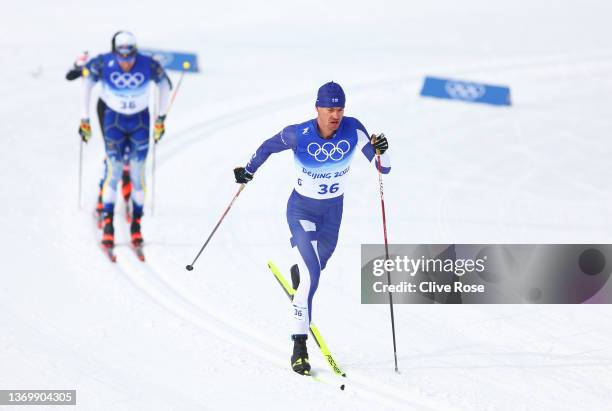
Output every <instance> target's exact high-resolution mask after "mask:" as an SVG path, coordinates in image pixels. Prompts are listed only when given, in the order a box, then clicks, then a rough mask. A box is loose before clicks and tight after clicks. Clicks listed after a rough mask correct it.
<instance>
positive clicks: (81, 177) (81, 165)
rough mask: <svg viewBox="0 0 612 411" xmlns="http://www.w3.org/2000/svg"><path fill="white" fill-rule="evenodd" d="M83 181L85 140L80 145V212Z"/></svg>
mask: <svg viewBox="0 0 612 411" xmlns="http://www.w3.org/2000/svg"><path fill="white" fill-rule="evenodd" d="M82 180H83V139H81V144H80V145H79V199H78V200H79V210H80V209H81V191H82V187H83V184H82Z"/></svg>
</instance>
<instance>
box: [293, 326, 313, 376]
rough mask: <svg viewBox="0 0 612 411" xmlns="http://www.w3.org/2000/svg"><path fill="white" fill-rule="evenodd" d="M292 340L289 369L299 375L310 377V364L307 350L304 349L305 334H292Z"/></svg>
mask: <svg viewBox="0 0 612 411" xmlns="http://www.w3.org/2000/svg"><path fill="white" fill-rule="evenodd" d="M291 339H292V340H293V355H292V356H291V368H293V371H295V372H297V373H298V374H301V375H310V363H309V362H308V350H307V349H306V340H307V339H308V335H306V334H294V335H292V336H291Z"/></svg>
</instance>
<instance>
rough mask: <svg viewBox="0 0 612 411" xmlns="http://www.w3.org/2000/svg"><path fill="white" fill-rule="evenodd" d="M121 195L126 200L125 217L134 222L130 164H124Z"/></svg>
mask: <svg viewBox="0 0 612 411" xmlns="http://www.w3.org/2000/svg"><path fill="white" fill-rule="evenodd" d="M121 195H123V199H124V200H125V219H126V221H127V222H128V223H130V222H132V213H131V212H130V196H131V195H132V180H130V168H129V166H128V165H124V166H123V174H122V175H121Z"/></svg>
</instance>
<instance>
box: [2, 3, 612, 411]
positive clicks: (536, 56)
mask: <svg viewBox="0 0 612 411" xmlns="http://www.w3.org/2000/svg"><path fill="white" fill-rule="evenodd" d="M2 15H3V18H2V20H3V23H2V24H0V48H1V50H2V52H1V53H0V63H1V64H0V75H1V77H2V78H3V79H4V80H5V81H3V82H2V83H1V84H0V95H1V96H2V98H1V99H0V133H1V136H2V137H1V138H2V142H3V143H4V144H3V149H2V150H1V151H0V182H1V187H2V193H3V201H2V202H1V204H0V207H1V208H0V227H1V228H2V234H3V239H2V240H1V243H0V244H1V246H2V250H3V251H2V261H3V262H2V282H1V283H0V329H1V330H2V331H1V332H0V365H1V366H0V388H2V389H76V390H77V391H78V394H77V399H78V407H72V408H70V407H65V408H66V409H75V408H78V409H83V410H202V409H212V410H218V409H247V408H248V409H265V410H275V409H278V410H280V409H283V410H286V409H292V410H301V409H304V410H307V409H308V410H310V409H317V410H336V409H345V410H358V409H361V410H372V409H395V410H470V411H476V410H538V411H540V410H577V409H585V410H609V409H612V406H611V405H610V404H612V352H611V351H610V347H611V343H612V331H611V330H610V327H609V326H610V320H611V318H612V314H611V311H610V309H609V307H608V306H606V305H601V306H564V305H552V306H543V305H542V306H535V305H531V306H529V305H525V306H518V305H508V306H504V305H492V306H441V305H440V306H429V305H428V306H414V305H403V306H396V309H395V315H396V325H397V340H398V356H399V365H400V370H401V374H399V375H398V374H395V373H394V372H393V355H392V346H391V338H390V337H391V335H390V326H389V318H388V307H386V306H367V305H361V304H360V280H359V265H360V263H359V251H360V248H359V247H360V244H361V243H380V242H381V241H382V229H381V225H380V218H379V198H378V192H377V176H376V174H375V173H374V172H373V169H372V168H371V167H370V166H369V165H367V164H366V162H365V161H362V160H361V159H359V158H357V159H356V160H355V162H354V164H353V167H352V169H351V174H352V176H351V178H350V183H349V186H348V188H347V192H346V199H345V215H344V221H343V226H342V230H341V233H340V240H339V246H338V249H337V251H336V253H335V255H334V257H333V258H332V259H331V260H330V263H329V265H328V269H327V270H326V272H325V273H324V276H323V277H322V279H321V283H320V288H319V291H318V293H317V296H316V298H315V304H316V305H315V307H314V319H315V321H316V323H317V325H318V326H319V328H320V330H321V331H322V333H323V335H324V336H325V338H326V339H327V341H328V343H329V345H330V348H331V349H332V351H333V352H334V354H335V356H336V359H337V361H338V362H339V363H340V364H341V365H342V366H343V367H345V368H346V371H347V373H348V375H349V379H348V381H347V389H346V390H345V391H340V390H339V389H338V383H337V382H336V380H334V378H333V377H332V376H331V375H330V373H329V371H328V370H327V367H326V364H325V363H324V361H323V359H322V358H321V356H320V354H319V353H318V350H317V349H316V347H315V346H314V344H313V343H312V342H311V343H310V352H311V359H312V363H313V366H314V367H315V369H317V370H318V371H319V374H320V375H321V376H322V378H325V379H327V380H328V381H331V382H332V384H320V383H317V382H315V381H312V380H308V379H305V378H302V377H299V376H297V375H295V374H294V373H293V372H292V371H291V370H290V369H289V355H290V351H291V342H290V341H289V335H288V334H289V330H290V317H289V309H288V303H287V300H286V297H285V296H284V295H283V293H282V292H281V291H280V289H279V288H278V286H277V285H276V283H275V282H274V279H273V277H272V275H271V274H270V273H269V271H268V269H267V267H266V261H267V260H268V259H272V260H274V261H275V262H276V263H277V264H278V265H279V266H280V267H282V268H283V270H284V271H287V269H288V267H289V266H290V265H291V264H292V259H291V253H290V252H289V251H290V250H289V245H288V234H289V232H288V229H287V228H286V223H285V217H284V214H285V204H286V200H287V197H288V195H289V193H290V190H291V184H292V172H293V170H292V167H293V165H292V159H291V155H290V154H289V153H283V154H279V155H275V156H273V157H271V158H270V159H269V161H268V162H267V163H266V164H265V165H264V167H263V168H262V169H261V170H260V171H259V172H258V174H257V176H256V178H255V180H254V181H253V182H252V183H251V184H249V185H248V187H247V188H246V189H245V190H244V191H243V193H242V194H241V196H240V197H239V199H238V200H237V202H236V203H235V206H234V208H233V209H232V210H231V212H230V214H229V216H228V218H227V219H226V221H225V222H224V223H223V225H222V226H221V228H220V229H219V231H218V233H217V235H216V236H215V238H214V239H213V241H212V242H211V243H210V246H209V247H208V249H207V250H206V251H205V252H204V254H203V255H202V257H201V258H200V260H199V261H198V263H197V265H196V269H195V270H194V271H193V272H186V271H185V270H184V266H185V264H187V263H189V262H191V260H192V258H193V257H194V255H195V253H196V252H197V251H198V250H199V248H200V246H201V244H202V242H203V240H204V239H205V238H206V236H207V235H208V233H209V232H210V230H211V229H212V227H213V226H214V224H215V223H216V221H217V219H218V218H219V216H220V215H221V212H222V211H223V209H224V208H225V207H226V205H227V203H228V202H229V200H230V199H231V197H232V196H233V195H234V193H235V191H236V190H237V186H236V184H235V183H234V182H233V176H232V172H231V170H232V168H233V167H235V166H237V165H242V164H244V163H245V162H246V161H247V160H248V158H249V156H250V154H251V153H252V152H253V151H254V150H255V148H256V147H257V146H258V144H259V143H260V142H261V141H263V139H265V138H267V137H269V136H271V135H273V134H274V133H276V132H277V131H278V130H280V129H281V128H282V127H283V126H285V125H287V124H292V123H296V122H299V121H303V120H306V119H308V118H311V117H314V111H313V103H314V95H315V93H316V89H317V88H318V86H319V85H320V84H322V83H324V82H326V81H329V80H332V79H333V80H335V81H338V82H340V83H341V84H342V85H343V86H344V88H345V90H346V93H347V96H348V106H347V110H346V114H347V115H353V116H356V117H358V118H359V119H361V120H362V122H363V123H364V124H365V125H366V127H368V129H369V131H370V132H380V131H384V132H385V133H386V134H387V135H388V137H389V141H390V146H391V149H390V154H391V156H392V157H391V158H392V160H393V171H392V174H391V175H389V176H388V177H387V178H386V179H385V190H386V191H385V197H386V203H387V213H388V221H389V236H390V240H391V241H392V242H394V243H430V242H438V243H462V242H463V243H467V242H474V243H487V242H490V243H498V242H503V243H564V242H567V243H579V242H589V243H609V242H610V241H611V240H612V238H611V234H610V232H611V229H612V217H611V213H610V207H609V205H608V204H609V203H610V202H611V201H612V198H611V197H612V196H611V195H610V191H609V190H608V187H609V185H610V171H609V157H610V151H611V149H612V145H611V144H610V140H609V139H610V135H609V132H610V130H611V129H612V116H610V115H609V112H610V107H611V106H612V77H611V75H610V73H612V46H610V41H609V39H610V36H611V35H612V28H611V27H612V26H610V24H609V17H610V16H611V15H612V3H610V2H609V1H604V0H601V1H596V0H583V1H580V2H578V1H571V2H570V1H566V2H559V1H552V0H538V1H527V0H515V1H506V2H498V1H496V2H492V1H485V0H468V1H461V2H457V1H451V0H437V1H431V2H405V1H378V2H373V1H347V0H337V1H330V2H325V1H320V0H316V1H315V0H310V1H294V2H289V1H280V0H273V1H268V2H247V1H237V0H229V1H223V2H197V1H181V0H177V1H173V2H170V3H168V2H161V1H158V0H153V1H149V2H147V3H146V4H144V3H142V2H138V3H137V2H133V3H128V2H123V1H116V0H109V1H105V2H89V3H83V2H76V1H69V0H57V1H53V2H44V1H31V0H30V1H28V0H26V1H20V2H10V3H8V4H6V5H4V6H3V10H2ZM123 28H128V29H130V30H132V31H133V32H134V33H135V34H136V35H137V37H138V39H139V41H140V44H141V45H142V46H148V47H157V48H168V49H177V50H188V51H195V52H197V53H198V54H199V57H200V62H201V66H202V69H203V70H202V73H201V74H199V75H188V76H186V77H185V80H184V82H183V86H182V88H181V90H180V93H179V95H178V98H177V100H176V104H175V107H174V108H173V111H172V113H171V115H170V117H169V119H168V121H167V130H168V132H167V135H166V136H165V137H164V140H163V141H162V143H161V144H160V145H159V146H158V147H157V182H156V199H155V200H156V207H155V214H154V215H152V213H151V212H150V211H148V214H147V216H146V217H145V219H144V221H143V224H144V228H143V234H144V237H145V240H146V253H147V258H148V262H147V263H146V264H142V263H140V262H139V261H137V260H136V258H135V257H134V256H133V255H132V253H131V251H130V250H129V248H128V247H127V243H128V228H127V225H125V224H123V223H121V222H118V223H117V232H118V234H117V236H118V242H119V244H120V245H119V246H118V250H117V254H118V263H117V264H115V265H113V264H111V263H109V262H108V261H107V260H106V258H105V257H104V256H103V254H102V253H101V252H100V251H99V249H98V247H97V245H96V243H97V242H98V241H99V238H100V233H99V232H98V231H97V229H95V228H94V226H93V222H92V216H91V212H92V210H93V207H94V202H95V197H96V190H97V189H96V185H97V181H98V178H99V176H100V173H101V161H102V158H103V146H102V139H101V136H100V134H99V130H98V128H97V127H94V138H93V140H92V141H91V142H90V144H89V145H88V146H86V147H85V149H84V174H83V182H84V184H83V190H84V196H83V198H84V200H83V209H82V210H78V208H77V181H78V180H77V171H78V153H79V151H78V150H79V143H78V141H79V140H78V136H77V133H76V129H77V124H78V119H79V116H80V105H79V104H80V97H79V96H80V88H79V85H78V82H74V83H68V82H66V81H65V80H64V79H63V76H64V74H65V72H66V70H67V68H68V67H69V66H70V64H71V63H72V61H73V60H74V58H75V57H76V55H77V54H78V53H79V52H80V51H82V50H84V49H88V50H90V52H91V53H93V54H95V53H97V52H102V51H106V50H108V48H109V43H110V37H111V35H112V34H113V33H114V32H115V31H116V30H119V29H123ZM427 74H430V75H441V76H452V77H459V78H466V79H473V80H477V81H483V82H491V83H494V84H507V85H510V86H511V87H512V93H513V102H514V106H513V107H511V108H494V107H487V106H483V105H467V104H462V103H456V102H448V101H440V100H434V99H424V98H420V97H419V96H418V91H419V87H420V85H421V82H422V78H423V76H424V75H427ZM173 78H174V80H175V81H176V79H177V76H176V73H174V74H173ZM149 164H150V162H149ZM150 181H151V180H150V179H149V182H150ZM150 197H151V192H149V204H150ZM122 206H123V205H122V204H119V205H118V207H122ZM147 210H150V208H149V206H148V208H147ZM0 408H2V407H0ZM4 408H6V409H8V407H4ZM4 408H2V409H4ZM28 409H37V407H31V408H28ZM40 409H49V408H47V407H41V408H40ZM54 409H56V408H54ZM57 409H59V408H57Z"/></svg>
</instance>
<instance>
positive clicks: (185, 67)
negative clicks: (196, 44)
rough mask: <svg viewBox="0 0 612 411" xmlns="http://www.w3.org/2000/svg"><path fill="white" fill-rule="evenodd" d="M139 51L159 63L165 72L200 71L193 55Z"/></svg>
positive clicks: (165, 51) (166, 51) (160, 51)
mask: <svg viewBox="0 0 612 411" xmlns="http://www.w3.org/2000/svg"><path fill="white" fill-rule="evenodd" d="M139 51H140V52H141V53H142V54H146V55H148V56H152V57H153V58H154V59H155V60H157V61H159V62H160V64H161V65H162V67H163V68H164V69H165V70H173V71H186V72H188V73H197V72H199V71H200V68H199V67H198V55H197V54H194V53H185V52H178V51H170V50H154V49H140V50H139Z"/></svg>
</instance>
